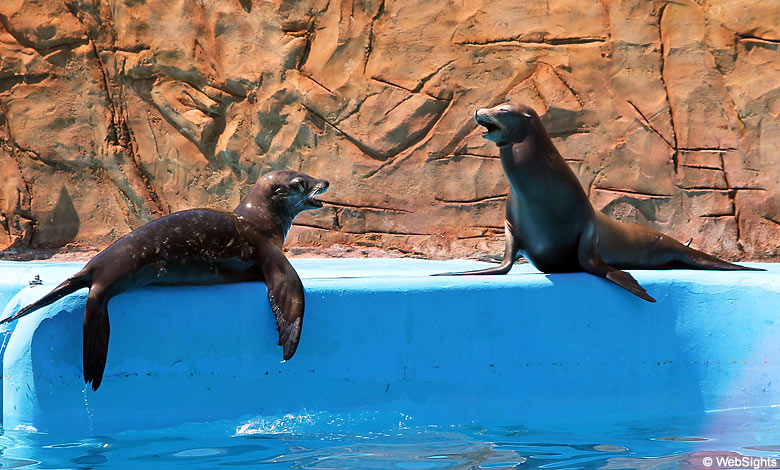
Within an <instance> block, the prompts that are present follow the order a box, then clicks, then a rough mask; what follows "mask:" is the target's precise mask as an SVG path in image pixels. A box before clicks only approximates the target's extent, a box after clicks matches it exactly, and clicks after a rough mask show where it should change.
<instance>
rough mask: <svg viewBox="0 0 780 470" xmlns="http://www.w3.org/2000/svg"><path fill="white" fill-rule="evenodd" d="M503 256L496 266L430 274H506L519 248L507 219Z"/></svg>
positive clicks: (515, 258)
mask: <svg viewBox="0 0 780 470" xmlns="http://www.w3.org/2000/svg"><path fill="white" fill-rule="evenodd" d="M504 238H505V242H504V258H503V259H502V260H501V264H499V265H498V266H491V267H489V268H484V269H475V270H473V271H462V272H449V273H437V274H431V276H466V275H472V274H474V275H476V274H506V273H508V272H509V270H511V269H512V265H513V264H514V263H515V260H517V252H518V251H519V250H520V243H518V241H517V237H515V235H514V233H513V232H512V227H511V226H510V225H509V222H508V221H506V220H505V221H504Z"/></svg>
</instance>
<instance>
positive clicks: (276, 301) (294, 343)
mask: <svg viewBox="0 0 780 470" xmlns="http://www.w3.org/2000/svg"><path fill="white" fill-rule="evenodd" d="M260 266H262V270H263V277H264V278H265V283H266V285H267V286H268V300H269V301H270V302H271V310H273V312H274V316H275V317H276V329H277V331H279V346H282V347H283V348H284V353H283V357H284V360H285V361H286V360H288V359H290V358H291V357H293V354H295V350H296V349H297V348H298V341H299V340H300V337H301V325H302V324H303V308H304V296H303V284H302V283H301V279H300V278H299V277H298V273H296V272H295V268H293V267H292V265H291V264H290V262H289V261H287V258H285V256H284V253H282V251H281V250H279V249H278V248H275V247H274V248H272V249H271V250H270V253H269V254H268V255H267V256H266V258H265V260H263V262H262V263H261V264H260Z"/></svg>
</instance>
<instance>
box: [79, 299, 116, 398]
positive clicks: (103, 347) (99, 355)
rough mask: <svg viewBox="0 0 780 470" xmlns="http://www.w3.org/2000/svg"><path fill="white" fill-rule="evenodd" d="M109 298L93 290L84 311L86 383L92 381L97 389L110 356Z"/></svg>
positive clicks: (93, 386) (83, 353) (83, 354)
mask: <svg viewBox="0 0 780 470" xmlns="http://www.w3.org/2000/svg"><path fill="white" fill-rule="evenodd" d="M107 304H108V299H104V297H103V296H102V295H100V294H96V292H95V291H94V289H93V291H92V292H90V295H89V297H87V306H86V309H85V311H84V345H83V347H84V350H83V352H82V360H83V366H84V383H86V384H88V383H90V382H92V390H97V389H98V387H100V383H101V382H102V381H103V371H104V369H105V368H106V357H107V356H108V337H109V335H110V331H111V327H110V326H109V323H108V310H107V309H106V306H107Z"/></svg>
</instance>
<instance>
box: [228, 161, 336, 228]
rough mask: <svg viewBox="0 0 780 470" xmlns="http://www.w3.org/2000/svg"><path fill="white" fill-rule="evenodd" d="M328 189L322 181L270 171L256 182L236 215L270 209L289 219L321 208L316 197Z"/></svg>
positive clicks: (326, 183)
mask: <svg viewBox="0 0 780 470" xmlns="http://www.w3.org/2000/svg"><path fill="white" fill-rule="evenodd" d="M328 185H329V183H328V182H327V181H325V180H321V179H318V178H314V177H311V176H309V175H307V174H305V173H301V172H298V171H292V170H278V171H271V172H269V173H266V174H264V175H263V176H261V177H260V179H258V180H257V183H255V185H254V186H253V187H252V189H251V190H250V191H249V194H248V195H247V197H246V198H245V199H244V200H243V201H242V202H241V205H240V206H239V212H245V211H247V210H248V211H251V210H252V209H259V208H261V207H268V206H270V207H272V208H274V209H275V210H281V211H282V212H284V213H285V215H287V216H288V217H290V218H291V219H292V218H294V217H295V216H296V215H298V214H299V213H300V212H303V211H306V210H310V209H318V208H320V207H322V201H320V200H318V199H317V196H319V195H320V194H322V193H324V192H325V191H327V190H328Z"/></svg>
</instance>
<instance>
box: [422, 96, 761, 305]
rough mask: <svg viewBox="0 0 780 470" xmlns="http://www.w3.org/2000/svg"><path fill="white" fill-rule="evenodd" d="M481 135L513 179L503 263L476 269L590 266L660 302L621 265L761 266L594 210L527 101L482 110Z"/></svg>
mask: <svg viewBox="0 0 780 470" xmlns="http://www.w3.org/2000/svg"><path fill="white" fill-rule="evenodd" d="M474 119H475V120H476V121H477V124H479V125H480V126H483V127H484V128H485V129H486V130H487V132H485V133H484V134H482V136H483V137H484V138H486V139H488V140H490V141H492V142H494V143H495V144H496V145H498V148H499V151H500V155H501V165H502V166H503V168H504V173H505V174H506V177H507V179H508V180H509V186H510V190H509V195H508V196H507V202H506V220H505V221H504V233H505V235H506V248H505V251H504V258H503V260H502V261H501V264H500V265H498V266H495V267H490V268H487V269H479V270H475V271H466V272H453V273H441V274H437V275H444V276H446V275H461V274H506V273H508V272H509V270H510V269H512V264H513V263H514V262H515V260H516V259H517V258H519V256H520V255H522V256H524V257H525V258H526V259H528V261H530V262H531V263H532V264H533V265H534V266H535V267H536V268H537V269H539V270H540V271H542V272H545V273H562V272H577V271H585V272H589V273H591V274H595V275H596V276H599V277H603V278H606V279H608V280H610V281H612V282H614V283H615V284H617V285H619V286H621V287H623V288H624V289H627V290H628V291H630V292H631V293H633V294H635V295H637V296H639V297H641V298H643V299H645V300H647V301H650V302H655V299H654V298H652V297H651V296H650V295H648V294H647V292H646V291H645V289H643V288H642V286H640V285H639V283H637V282H636V280H635V279H634V278H633V277H631V275H630V274H628V273H626V272H624V271H621V269H669V268H692V269H714V270H738V269H744V270H757V271H761V269H757V268H749V267H745V266H739V265H736V264H732V263H729V262H726V261H722V260H720V259H718V258H715V257H714V256H710V255H708V254H706V253H702V252H701V251H698V250H695V249H693V248H690V247H687V246H685V245H683V244H682V243H679V242H677V241H676V240H674V239H672V238H670V237H668V236H666V235H664V234H662V233H660V232H657V231H655V230H652V229H650V228H647V227H643V226H641V225H637V224H631V223H622V222H618V221H615V220H612V219H610V218H609V217H607V216H606V215H604V214H603V213H601V212H599V211H596V210H594V209H593V206H591V204H590V201H589V200H588V195H587V194H586V193H585V191H584V190H583V189H582V186H581V185H580V182H579V180H578V179H577V176H576V175H575V174H574V172H573V171H572V170H571V168H569V165H568V164H567V163H566V161H565V160H564V159H563V158H562V157H561V155H560V154H559V153H558V150H557V149H556V148H555V145H553V143H552V141H551V140H550V137H549V136H548V135H547V131H546V130H545V129H544V126H542V122H541V120H540V119H539V116H538V115H537V114H536V112H535V111H534V110H533V109H532V108H530V107H529V106H525V105H517V104H509V103H505V104H501V105H499V106H496V107H494V108H490V109H478V110H477V111H476V113H475V114H474Z"/></svg>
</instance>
